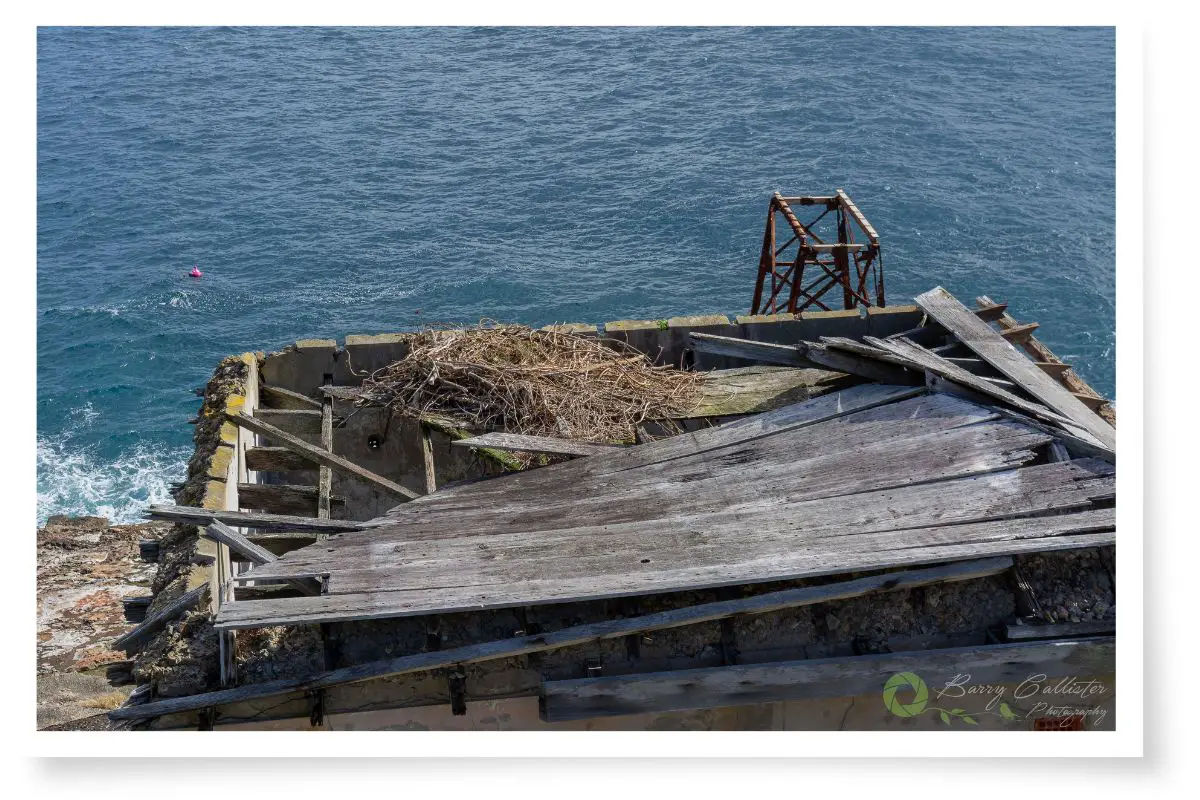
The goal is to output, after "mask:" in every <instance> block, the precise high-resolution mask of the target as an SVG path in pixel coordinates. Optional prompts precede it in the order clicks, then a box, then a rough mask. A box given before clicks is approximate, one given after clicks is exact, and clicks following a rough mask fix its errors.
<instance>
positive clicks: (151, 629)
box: [112, 583, 208, 652]
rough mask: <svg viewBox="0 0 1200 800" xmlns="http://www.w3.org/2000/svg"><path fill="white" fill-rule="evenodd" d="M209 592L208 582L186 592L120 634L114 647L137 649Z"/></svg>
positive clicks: (128, 650)
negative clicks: (126, 631)
mask: <svg viewBox="0 0 1200 800" xmlns="http://www.w3.org/2000/svg"><path fill="white" fill-rule="evenodd" d="M207 593H208V584H207V583H205V584H201V585H200V586H197V587H196V588H195V589H192V590H191V591H188V592H185V593H184V594H182V595H181V596H180V597H179V598H178V599H176V600H175V601H174V602H172V603H170V604H168V605H167V606H166V607H164V608H161V609H159V610H158V611H156V612H154V613H153V614H151V615H150V616H148V617H146V621H145V622H143V623H142V624H141V625H138V626H137V627H136V628H134V629H133V630H131V631H129V632H128V633H125V634H123V635H121V636H118V637H117V638H116V639H115V640H114V641H113V646H112V649H114V650H125V651H126V652H131V651H133V650H136V649H137V648H138V647H140V646H141V645H143V644H145V643H146V642H147V641H148V640H149V639H150V638H151V637H153V636H154V635H155V634H156V633H158V632H159V631H161V630H162V629H163V628H165V627H166V626H167V623H169V622H171V621H172V620H174V619H176V618H178V617H180V616H182V615H183V613H184V612H185V611H187V610H189V609H191V608H193V607H194V606H196V605H198V604H199V603H200V601H201V599H202V598H203V597H204V596H205V595H206V594H207Z"/></svg>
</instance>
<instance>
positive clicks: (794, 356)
mask: <svg viewBox="0 0 1200 800" xmlns="http://www.w3.org/2000/svg"><path fill="white" fill-rule="evenodd" d="M688 336H689V337H690V338H691V340H692V346H693V347H694V348H695V349H696V350H697V351H699V352H701V353H711V354H712V355H715V356H733V357H734V358H744V359H746V360H747V361H759V362H762V363H764V364H781V365H783V366H786V367H807V368H813V367H819V366H820V365H819V364H815V363H813V362H812V361H809V360H808V359H806V358H804V356H803V355H802V354H801V353H800V351H799V350H797V349H796V348H795V347H794V346H793V345H787V344H772V343H771V342H753V341H750V340H749V339H737V338H734V337H731V336H718V335H716V334H712V333H699V332H697V331H692V332H691V333H689V334H688Z"/></svg>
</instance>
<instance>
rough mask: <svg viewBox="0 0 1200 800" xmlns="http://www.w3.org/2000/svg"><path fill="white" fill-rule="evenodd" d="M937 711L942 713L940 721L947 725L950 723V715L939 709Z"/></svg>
mask: <svg viewBox="0 0 1200 800" xmlns="http://www.w3.org/2000/svg"><path fill="white" fill-rule="evenodd" d="M938 713H939V714H941V715H942V722H944V723H946V724H947V725H949V724H950V715H949V714H947V713H946V712H945V711H939V712H938Z"/></svg>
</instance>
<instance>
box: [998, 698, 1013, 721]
mask: <svg viewBox="0 0 1200 800" xmlns="http://www.w3.org/2000/svg"><path fill="white" fill-rule="evenodd" d="M1000 716H1002V717H1004V718H1005V719H1016V718H1017V715H1016V714H1014V713H1013V710H1012V709H1011V708H1009V707H1008V703H1003V702H1002V703H1000Z"/></svg>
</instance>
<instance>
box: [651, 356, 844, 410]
mask: <svg viewBox="0 0 1200 800" xmlns="http://www.w3.org/2000/svg"><path fill="white" fill-rule="evenodd" d="M698 374H699V376H700V384H699V389H700V397H699V398H698V399H697V401H696V403H695V405H693V406H692V407H691V408H688V409H687V410H685V411H681V412H678V413H675V414H672V415H671V418H672V419H696V418H701V417H708V418H713V417H730V416H736V415H741V414H761V413H762V412H764V411H774V410H776V409H779V408H783V407H784V406H789V405H792V404H793V403H800V402H803V401H805V400H810V399H812V398H814V397H819V396H821V395H822V394H825V393H827V392H833V391H837V390H838V389H843V388H845V383H846V380H847V378H846V376H845V375H844V374H842V373H840V372H834V371H832V370H824V369H797V368H794V367H781V366H773V365H766V364H757V365H755V366H753V367H736V368H733V369H714V370H708V371H702V372H699V373H698Z"/></svg>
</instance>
